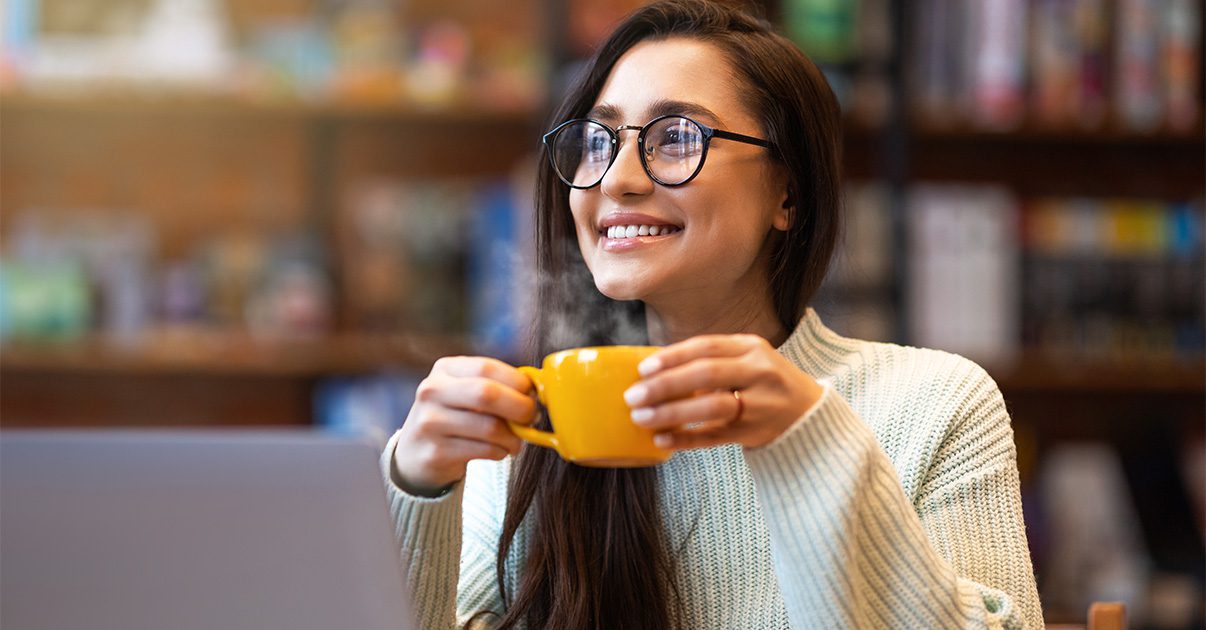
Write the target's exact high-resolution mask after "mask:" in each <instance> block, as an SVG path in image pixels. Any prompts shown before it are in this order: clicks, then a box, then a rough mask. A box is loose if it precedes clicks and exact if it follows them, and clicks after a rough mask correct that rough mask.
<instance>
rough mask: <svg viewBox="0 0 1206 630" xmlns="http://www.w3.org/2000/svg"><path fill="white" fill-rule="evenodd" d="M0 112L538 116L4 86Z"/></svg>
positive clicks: (449, 118) (409, 118)
mask: <svg viewBox="0 0 1206 630" xmlns="http://www.w3.org/2000/svg"><path fill="white" fill-rule="evenodd" d="M0 110H3V111H5V112H7V113H11V114H15V113H59V114H69V115H73V116H94V115H139V116H160V115H163V116H172V117H206V118H208V117H251V118H255V117H270V118H286V119H296V120H313V121H361V120H366V121H373V120H381V121H402V122H437V123H439V122H458V121H466V120H473V121H480V120H489V121H492V122H496V123H498V124H516V125H524V126H530V125H532V124H534V122H535V119H536V118H537V115H538V113H537V112H536V111H535V110H530V109H513V108H512V109H508V108H501V107H494V106H492V105H490V104H488V103H478V104H474V103H467V102H452V103H447V104H440V105H435V104H433V105H426V104H422V103H406V102H397V103H390V102H338V101H305V100H300V99H298V100H255V99H251V98H246V97H240V96H237V95H233V94H231V95H225V94H221V93H214V92H208V91H202V90H195V91H182V90H170V91H169V90H146V91H136V90H112V91H104V90H101V91H99V92H84V91H82V90H59V91H36V92H35V91H11V90H10V91H3V92H0Z"/></svg>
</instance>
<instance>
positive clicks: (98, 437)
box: [0, 431, 414, 630]
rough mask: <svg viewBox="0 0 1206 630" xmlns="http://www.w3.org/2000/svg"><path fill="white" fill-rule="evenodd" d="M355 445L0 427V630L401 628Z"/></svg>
mask: <svg viewBox="0 0 1206 630" xmlns="http://www.w3.org/2000/svg"><path fill="white" fill-rule="evenodd" d="M377 454H378V453H377V450H376V448H375V447H374V446H373V445H371V444H369V443H366V442H361V441H357V440H353V439H350V438H338V437H332V436H326V435H322V434H318V433H310V432H289V431H282V432H272V431H257V432H239V431H209V432H207V431H157V432H144V431H93V432H30V431H0V627H3V628H4V630H47V629H66V628H88V629H90V630H93V629H95V630H108V629H113V630H117V629H120V630H142V629H159V628H163V629H172V630H192V629H197V630H202V629H204V630H214V629H224V630H226V629H243V628H246V629H256V630H264V629H275V628H281V629H289V630H295V629H315V630H317V629H323V630H327V629H334V628H357V629H377V628H381V629H384V628H391V629H394V630H398V629H408V628H412V627H414V625H413V622H412V619H411V610H410V606H409V605H408V603H407V596H406V588H405V586H404V582H403V578H402V567H401V566H400V564H399V563H400V560H399V554H398V549H397V544H396V542H395V539H394V535H393V529H392V527H393V526H392V524H391V522H390V519H389V515H388V512H387V508H386V499H385V490H384V487H383V485H382V481H381V477H380V474H379V473H378V468H377Z"/></svg>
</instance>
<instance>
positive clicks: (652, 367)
mask: <svg viewBox="0 0 1206 630" xmlns="http://www.w3.org/2000/svg"><path fill="white" fill-rule="evenodd" d="M660 369H662V360H661V359H658V358H656V357H649V358H648V359H645V360H644V361H641V362H640V363H638V364H637V371H638V372H640V373H641V376H649V375H650V374H653V373H654V372H656V371H658V370H660Z"/></svg>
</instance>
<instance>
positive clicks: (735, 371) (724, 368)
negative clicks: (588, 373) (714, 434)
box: [624, 358, 757, 408]
mask: <svg viewBox="0 0 1206 630" xmlns="http://www.w3.org/2000/svg"><path fill="white" fill-rule="evenodd" d="M756 376H757V372H756V370H755V368H754V367H753V366H752V365H750V364H749V363H747V362H745V361H741V360H740V359H736V358H721V359H716V358H705V359H695V360H693V361H691V362H689V363H686V364H684V365H680V366H677V367H673V368H669V369H666V370H663V371H661V372H658V373H657V374H654V375H653V376H650V377H647V378H645V379H643V380H641V381H640V382H639V383H637V384H636V385H633V386H632V387H630V388H628V390H627V391H625V392H624V400H625V401H626V402H627V403H628V406H630V407H633V408H636V407H650V406H654V405H658V404H662V403H665V402H668V401H672V400H678V399H684V398H690V397H692V396H694V395H695V393H696V392H699V391H701V390H703V391H710V390H718V389H719V390H732V389H733V388H745V387H748V386H749V385H750V384H751V383H753V382H754V381H755V380H756Z"/></svg>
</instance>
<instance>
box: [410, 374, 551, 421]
mask: <svg viewBox="0 0 1206 630" xmlns="http://www.w3.org/2000/svg"><path fill="white" fill-rule="evenodd" d="M415 398H416V399H417V400H419V401H421V402H425V403H436V404H439V405H443V406H445V407H452V408H455V409H464V410H467V411H476V412H479V413H484V414H488V415H492V416H498V417H499V418H502V419H504V420H510V421H512V422H519V423H522V424H530V423H531V422H532V419H533V416H534V415H535V413H536V402H535V401H534V400H532V398H531V397H529V396H528V395H526V394H523V393H520V392H518V391H516V390H515V389H514V388H511V387H508V386H506V385H504V384H502V383H500V382H498V381H496V380H493V379H489V378H485V377H480V376H477V377H469V378H458V377H454V376H445V375H435V376H429V377H428V378H426V379H423V382H422V383H419V388H418V390H417V391H416V392H415Z"/></svg>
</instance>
